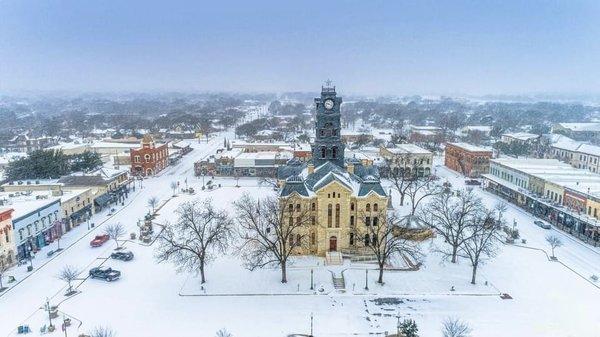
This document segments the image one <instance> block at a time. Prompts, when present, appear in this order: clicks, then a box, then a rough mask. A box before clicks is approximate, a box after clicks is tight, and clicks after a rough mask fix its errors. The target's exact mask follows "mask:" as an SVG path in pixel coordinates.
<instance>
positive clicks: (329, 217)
mask: <svg viewBox="0 0 600 337" xmlns="http://www.w3.org/2000/svg"><path fill="white" fill-rule="evenodd" d="M332 213H333V206H332V205H331V204H329V205H327V227H330V228H331V215H332Z"/></svg>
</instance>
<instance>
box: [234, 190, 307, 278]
mask: <svg viewBox="0 0 600 337" xmlns="http://www.w3.org/2000/svg"><path fill="white" fill-rule="evenodd" d="M235 208H236V211H237V220H238V223H239V227H240V228H239V229H240V236H241V238H242V244H241V246H240V254H241V256H242V259H243V260H244V263H245V266H246V268H248V269H250V270H254V269H256V268H263V267H265V266H268V265H278V266H279V267H280V268H281V282H282V283H286V282H287V263H288V259H289V257H290V256H291V255H292V253H293V252H294V251H297V250H298V249H304V248H306V247H307V246H308V232H309V231H308V224H309V221H310V219H311V217H310V211H309V209H308V208H307V207H304V205H302V202H301V200H300V199H299V198H296V197H288V198H285V199H282V200H279V199H278V198H276V197H273V196H269V197H265V198H263V199H254V198H252V197H250V196H249V195H248V194H244V195H243V196H242V197H241V198H240V199H239V200H238V201H236V202H235Z"/></svg>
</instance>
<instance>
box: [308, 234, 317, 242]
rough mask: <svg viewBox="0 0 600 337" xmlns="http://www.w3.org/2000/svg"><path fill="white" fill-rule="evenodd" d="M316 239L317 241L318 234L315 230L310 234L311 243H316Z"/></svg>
mask: <svg viewBox="0 0 600 337" xmlns="http://www.w3.org/2000/svg"><path fill="white" fill-rule="evenodd" d="M316 241H317V234H315V232H312V233H311V234H310V244H311V245H314V244H315V242H316Z"/></svg>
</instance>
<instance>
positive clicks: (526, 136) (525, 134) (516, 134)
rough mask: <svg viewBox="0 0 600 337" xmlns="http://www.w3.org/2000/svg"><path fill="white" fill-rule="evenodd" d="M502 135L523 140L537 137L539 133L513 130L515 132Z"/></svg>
mask: <svg viewBox="0 0 600 337" xmlns="http://www.w3.org/2000/svg"><path fill="white" fill-rule="evenodd" d="M502 137H508V138H513V139H517V140H521V141H528V140H532V139H536V138H538V137H539V135H536V134H533V133H529V132H513V133H503V134H502Z"/></svg>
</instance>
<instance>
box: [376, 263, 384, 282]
mask: <svg viewBox="0 0 600 337" xmlns="http://www.w3.org/2000/svg"><path fill="white" fill-rule="evenodd" d="M377 283H379V284H383V264H380V265H379V278H378V279H377Z"/></svg>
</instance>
